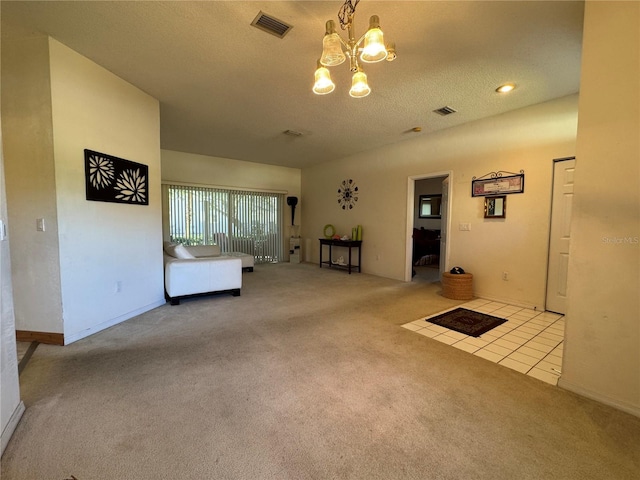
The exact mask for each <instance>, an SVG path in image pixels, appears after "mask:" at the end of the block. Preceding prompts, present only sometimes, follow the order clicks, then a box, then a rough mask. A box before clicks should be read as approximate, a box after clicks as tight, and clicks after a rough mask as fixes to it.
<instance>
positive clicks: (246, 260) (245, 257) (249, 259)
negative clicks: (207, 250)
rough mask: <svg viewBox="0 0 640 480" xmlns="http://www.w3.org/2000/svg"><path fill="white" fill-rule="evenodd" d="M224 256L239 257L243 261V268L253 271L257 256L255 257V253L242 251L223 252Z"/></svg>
mask: <svg viewBox="0 0 640 480" xmlns="http://www.w3.org/2000/svg"><path fill="white" fill-rule="evenodd" d="M222 256H223V257H225V256H226V257H234V258H239V259H240V260H241V261H242V269H243V270H249V271H253V265H254V263H255V258H254V257H253V255H249V254H248V253H242V252H228V253H223V254H222Z"/></svg>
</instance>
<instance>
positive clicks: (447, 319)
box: [425, 308, 507, 337]
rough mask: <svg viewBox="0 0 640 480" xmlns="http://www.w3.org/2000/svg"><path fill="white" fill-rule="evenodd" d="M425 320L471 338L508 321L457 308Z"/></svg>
mask: <svg viewBox="0 0 640 480" xmlns="http://www.w3.org/2000/svg"><path fill="white" fill-rule="evenodd" d="M425 320H426V321H427V322H430V323H434V324H436V325H440V326H441V327H445V328H448V329H450V330H455V331H456V332H460V333H464V334H465V335H469V336H471V337H479V336H480V335H482V334H483V333H486V332H488V331H489V330H491V329H492V328H495V327H497V326H498V325H502V324H503V323H504V322H506V321H507V319H506V318H498V317H494V316H492V315H486V314H484V313H480V312H474V311H473V310H467V309H466V308H456V309H455V310H451V311H449V312H445V313H441V314H440V315H436V316H434V317H429V318H425Z"/></svg>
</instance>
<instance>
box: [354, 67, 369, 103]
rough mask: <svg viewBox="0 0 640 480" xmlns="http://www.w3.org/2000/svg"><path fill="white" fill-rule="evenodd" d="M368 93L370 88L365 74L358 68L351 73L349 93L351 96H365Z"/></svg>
mask: <svg viewBox="0 0 640 480" xmlns="http://www.w3.org/2000/svg"><path fill="white" fill-rule="evenodd" d="M370 93H371V88H370V87H369V83H368V82H367V74H366V73H364V72H363V71H362V70H358V71H357V72H356V73H354V74H353V78H352V79H351V90H349V95H351V96H352V97H353V98H362V97H366V96H367V95H369V94H370Z"/></svg>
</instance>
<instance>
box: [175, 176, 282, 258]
mask: <svg viewBox="0 0 640 480" xmlns="http://www.w3.org/2000/svg"><path fill="white" fill-rule="evenodd" d="M162 189H163V195H164V201H165V210H166V213H165V227H166V228H168V231H169V238H170V240H171V241H172V242H179V243H182V244H184V245H213V244H217V245H220V249H221V251H222V252H243V253H248V254H249V255H253V256H254V257H255V262H256V263H269V262H278V261H280V260H282V258H283V247H282V245H283V237H282V209H283V201H284V194H278V193H266V192H264V193H263V192H249V191H242V190H224V189H219V188H208V187H192V186H184V185H163V186H162Z"/></svg>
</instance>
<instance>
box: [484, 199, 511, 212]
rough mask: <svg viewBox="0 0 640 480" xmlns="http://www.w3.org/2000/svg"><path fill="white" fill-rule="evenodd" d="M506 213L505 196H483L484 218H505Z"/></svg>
mask: <svg viewBox="0 0 640 480" xmlns="http://www.w3.org/2000/svg"><path fill="white" fill-rule="evenodd" d="M506 213H507V197H506V196H505V195H502V196H500V197H485V199H484V218H505V216H506Z"/></svg>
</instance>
